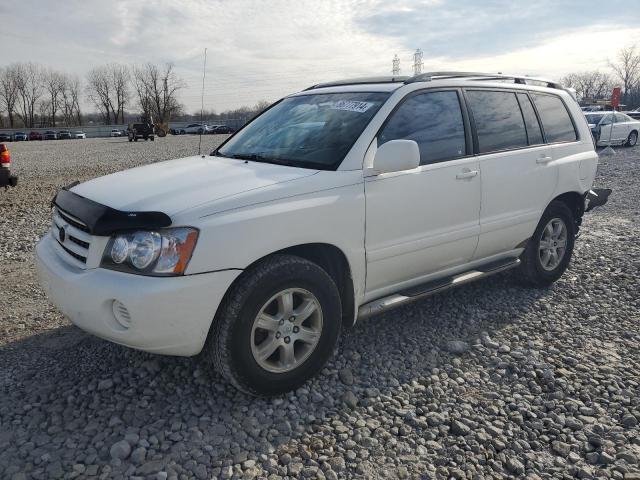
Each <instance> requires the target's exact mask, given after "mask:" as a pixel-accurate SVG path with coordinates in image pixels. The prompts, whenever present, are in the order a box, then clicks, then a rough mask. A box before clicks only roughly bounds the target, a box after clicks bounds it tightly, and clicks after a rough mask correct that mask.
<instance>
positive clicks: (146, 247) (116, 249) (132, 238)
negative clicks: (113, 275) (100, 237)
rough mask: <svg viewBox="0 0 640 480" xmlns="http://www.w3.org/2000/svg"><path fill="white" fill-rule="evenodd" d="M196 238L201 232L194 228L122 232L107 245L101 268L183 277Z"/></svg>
mask: <svg viewBox="0 0 640 480" xmlns="http://www.w3.org/2000/svg"><path fill="white" fill-rule="evenodd" d="M197 239H198V230H197V229H195V228H191V227H178V228H167V229H163V230H158V231H157V232H149V231H139V232H131V233H122V234H120V235H116V236H114V237H111V240H109V243H107V248H105V250H104V254H103V255H102V264H101V266H102V267H104V268H109V269H111V270H119V271H122V272H130V273H137V274H142V275H155V276H170V275H182V274H184V271H185V270H186V269H187V265H188V264H189V260H190V259H191V255H192V253H193V249H194V248H195V246H196V240H197Z"/></svg>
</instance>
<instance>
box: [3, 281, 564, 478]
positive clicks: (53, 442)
mask: <svg viewBox="0 0 640 480" xmlns="http://www.w3.org/2000/svg"><path fill="white" fill-rule="evenodd" d="M554 288H556V287H550V288H549V289H529V288H524V287H521V286H518V284H517V283H516V282H515V281H514V276H513V274H511V273H509V272H507V273H503V274H499V275H495V276H493V277H490V278H488V279H486V280H485V281H483V282H478V283H475V284H469V285H465V286H462V287H460V288H457V289H455V290H450V291H448V292H445V293H442V294H440V295H437V296H434V297H431V298H429V299H426V300H423V301H419V302H416V303H414V304H412V305H409V306H405V307H401V308H399V309H396V310H394V311H390V312H387V313H385V314H383V315H379V316H377V317H372V318H370V319H367V320H363V321H362V322H359V323H358V324H357V325H356V326H355V327H354V328H352V329H348V330H346V331H345V332H344V335H343V338H342V339H341V342H340V344H339V346H338V347H337V352H336V354H335V355H334V356H333V358H332V359H331V360H330V361H329V363H328V364H327V366H326V367H325V368H324V369H323V370H322V372H321V374H319V375H318V376H317V377H316V378H314V379H313V380H311V381H310V382H308V383H307V384H306V385H304V386H303V387H302V388H300V389H298V390H297V391H296V392H292V393H290V394H287V395H283V396H281V397H276V398H270V399H264V398H254V397H250V396H247V395H245V394H243V393H240V392H238V391H237V390H235V389H234V388H233V387H232V386H230V385H228V384H227V383H226V382H224V381H223V380H222V379H221V378H220V377H219V376H218V375H217V374H215V373H212V372H211V371H210V370H209V369H208V368H207V366H206V365H205V363H204V361H203V360H202V359H201V358H179V357H166V356H158V355H152V354H148V353H144V352H139V351H135V350H131V349H128V348H125V347H122V346H119V345H115V344H112V343H109V342H106V341H103V340H100V339H98V338H96V337H93V336H91V335H88V334H85V333H84V332H82V331H80V330H79V329H77V328H76V327H74V326H66V327H61V328H58V329H55V330H52V331H48V332H46V333H42V334H39V335H35V336H32V337H28V338H25V339H23V340H20V341H17V342H13V343H10V344H7V345H4V346H2V347H0V389H1V391H2V392H3V393H2V399H1V400H0V412H2V415H1V417H0V473H2V469H1V466H2V465H3V463H6V462H11V458H21V459H22V460H21V461H23V462H32V463H33V462H34V461H35V460H34V458H31V457H29V455H31V454H30V453H24V452H23V450H21V449H20V448H19V445H22V444H24V442H25V441H33V440H32V439H38V440H37V441H36V445H37V448H35V453H36V454H37V455H39V456H42V455H45V454H49V455H50V457H51V458H54V457H55V458H65V459H68V460H71V459H73V461H71V462H70V463H69V465H68V467H69V468H70V466H71V465H73V464H74V463H87V464H89V463H96V464H101V465H106V464H109V463H110V462H111V458H110V453H109V450H110V447H111V445H113V444H114V443H115V442H117V441H120V440H122V439H123V437H124V435H125V433H127V432H129V433H132V434H135V435H138V436H139V437H140V438H144V439H146V441H147V442H148V445H149V447H148V448H147V450H148V453H147V458H146V461H147V462H149V461H151V460H152V459H153V457H152V455H153V451H155V455H156V457H157V462H156V464H154V465H151V466H150V467H149V469H150V471H148V472H147V474H148V473H154V472H153V471H152V470H155V471H157V470H161V469H165V468H167V467H168V468H172V467H171V465H172V463H178V464H181V463H184V461H183V460H184V458H187V457H189V458H193V459H195V460H196V462H198V463H204V464H205V465H208V466H209V468H208V470H209V474H210V473H211V470H212V469H214V468H216V467H221V466H229V465H233V464H237V463H241V462H243V461H244V460H246V459H247V458H249V459H258V458H259V456H260V455H261V454H265V455H269V454H271V453H274V452H276V453H278V454H282V452H292V454H293V453H296V454H298V453H300V451H301V450H300V449H302V450H304V451H305V452H307V453H306V454H305V453H304V452H303V453H302V454H303V456H304V455H312V452H311V453H309V452H310V451H311V450H313V448H315V447H313V445H314V443H313V442H309V438H310V436H313V435H320V438H323V433H322V429H323V426H326V425H329V424H332V422H334V421H335V420H337V419H341V421H343V422H346V418H348V417H349V416H350V415H351V413H350V412H351V409H352V408H356V409H366V408H368V406H369V405H371V404H373V403H374V402H375V399H376V397H379V396H394V394H395V393H396V392H398V391H399V390H402V389H404V388H405V387H407V386H409V385H414V384H416V382H418V383H419V382H420V381H422V380H423V379H424V378H426V377H429V376H430V375H431V371H432V369H433V368H440V369H444V370H447V369H451V362H452V354H450V353H448V352H447V348H446V345H447V342H448V341H450V340H465V341H468V342H470V343H471V344H473V343H474V339H477V338H478V336H479V334H480V332H482V331H486V332H488V333H489V335H493V334H495V333H497V332H498V331H499V330H501V329H502V328H504V327H505V326H508V325H512V324H513V323H517V322H518V321H519V320H520V319H521V318H522V317H523V316H525V315H528V314H530V312H535V311H541V306H542V305H543V304H544V303H546V302H545V297H547V296H548V295H550V294H551V293H552V291H553V289H554ZM513 297H516V298H517V301H513ZM461 299H464V301H461ZM507 299H509V301H508V302H507V301H506V300H507ZM471 348H476V347H471ZM459 358H460V360H461V361H464V360H465V354H462V355H461V356H460V357H459ZM345 367H346V368H349V369H351V370H352V371H353V374H354V382H353V385H345V384H344V382H343V381H341V379H340V375H339V371H340V370H341V369H343V368H345ZM390 371H392V372H393V375H389V372H390ZM347 391H351V392H352V393H353V394H354V397H355V398H356V399H357V401H358V403H359V405H358V406H354V405H351V406H348V404H347V403H349V402H347V403H345V402H344V401H343V397H342V395H344V394H345V393H346V392H347ZM321 443H322V442H321ZM70 445H71V446H75V447H74V448H77V450H76V451H75V452H71V453H69V450H70V449H71V446H70ZM310 449H311V450H310ZM72 450H73V449H72ZM20 452H22V453H20ZM185 452H189V453H188V454H186V453H185ZM185 455H186V457H185ZM316 457H317V454H316ZM130 462H131V459H128V460H125V461H124V464H123V465H121V466H118V465H115V466H113V465H112V468H118V469H120V470H121V471H122V472H124V471H126V469H127V468H128V467H129V468H131V470H133V467H131V465H132V464H131V463H130ZM6 464H9V463H6ZM35 468H36V469H38V468H44V467H43V466H42V465H41V466H38V465H36V466H35ZM136 468H140V467H136ZM138 471H139V470H138ZM145 472H146V470H145Z"/></svg>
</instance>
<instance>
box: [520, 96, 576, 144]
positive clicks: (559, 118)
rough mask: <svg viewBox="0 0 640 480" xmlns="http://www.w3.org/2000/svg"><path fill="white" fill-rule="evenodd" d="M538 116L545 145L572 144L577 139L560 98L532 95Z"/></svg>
mask: <svg viewBox="0 0 640 480" xmlns="http://www.w3.org/2000/svg"><path fill="white" fill-rule="evenodd" d="M531 96H532V97H533V101H534V102H535V104H536V108H537V109H538V114H540V120H542V127H543V128H544V133H545V136H546V137H547V143H556V142H574V141H576V140H577V139H578V135H577V134H576V130H575V128H574V126H573V122H572V121H571V117H570V116H569V112H568V111H567V107H565V105H564V102H563V101H562V100H561V99H560V97H556V96H555V95H545V94H542V93H533V94H532V95H531Z"/></svg>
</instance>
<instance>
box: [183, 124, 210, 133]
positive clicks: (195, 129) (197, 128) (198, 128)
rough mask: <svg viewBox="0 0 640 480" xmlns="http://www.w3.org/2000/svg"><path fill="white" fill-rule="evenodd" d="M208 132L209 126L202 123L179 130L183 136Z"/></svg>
mask: <svg viewBox="0 0 640 480" xmlns="http://www.w3.org/2000/svg"><path fill="white" fill-rule="evenodd" d="M209 131H210V128H209V126H208V125H205V124H203V123H192V124H190V125H187V126H186V127H184V128H181V129H180V132H181V133H182V134H185V133H191V134H194V133H195V134H201V133H202V134H206V133H209Z"/></svg>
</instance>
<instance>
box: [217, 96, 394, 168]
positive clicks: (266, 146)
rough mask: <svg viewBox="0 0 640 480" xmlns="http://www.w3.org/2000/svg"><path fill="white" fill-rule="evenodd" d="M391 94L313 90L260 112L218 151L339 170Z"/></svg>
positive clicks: (229, 154)
mask: <svg viewBox="0 0 640 480" xmlns="http://www.w3.org/2000/svg"><path fill="white" fill-rule="evenodd" d="M388 97H389V93H386V92H343V93H314V92H313V90H311V91H310V93H308V94H303V95H296V96H293V97H288V98H285V99H284V100H282V101H280V102H278V103H277V104H275V105H274V106H273V107H271V108H269V109H268V110H265V111H264V112H263V113H261V114H260V115H259V116H258V117H256V118H255V119H254V120H252V121H251V122H250V123H249V124H248V125H246V126H245V127H244V128H242V130H240V132H239V133H238V134H237V135H236V136H234V137H232V138H231V139H230V140H229V141H228V142H227V143H225V144H224V145H223V146H222V147H220V148H219V149H218V150H217V151H214V154H217V155H220V156H226V157H230V158H236V159H239V160H244V159H247V160H253V161H256V162H269V163H276V164H284V165H292V166H296V167H302V168H319V169H325V170H328V169H335V168H337V167H338V165H340V163H341V162H342V160H343V159H344V157H345V155H346V154H347V153H348V152H349V150H350V149H351V147H352V146H353V144H354V143H355V141H356V140H357V139H358V137H360V134H361V133H362V131H363V130H364V129H365V127H366V126H367V124H368V123H369V121H370V120H371V118H373V116H374V115H375V114H376V112H377V111H378V109H379V108H380V106H381V105H382V104H383V103H384V102H385V101H386V100H387V99H388Z"/></svg>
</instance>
